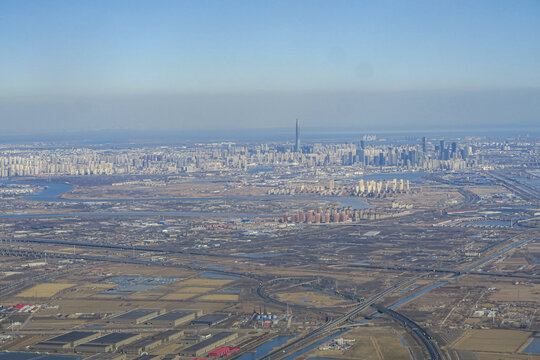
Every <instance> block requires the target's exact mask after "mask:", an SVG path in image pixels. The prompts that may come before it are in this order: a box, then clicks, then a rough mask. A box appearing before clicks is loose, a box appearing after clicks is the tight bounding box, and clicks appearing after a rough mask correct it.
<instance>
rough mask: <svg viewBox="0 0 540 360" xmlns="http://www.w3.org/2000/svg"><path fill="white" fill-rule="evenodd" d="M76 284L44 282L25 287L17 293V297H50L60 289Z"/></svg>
mask: <svg viewBox="0 0 540 360" xmlns="http://www.w3.org/2000/svg"><path fill="white" fill-rule="evenodd" d="M75 285H77V284H61V283H50V284H49V283H45V284H38V285H35V286H32V287H31V288H30V289H26V290H23V291H21V292H20V293H18V294H17V297H27V298H31V297H39V298H50V297H51V296H53V295H55V294H57V293H59V292H60V291H62V290H64V289H67V288H70V287H73V286H75Z"/></svg>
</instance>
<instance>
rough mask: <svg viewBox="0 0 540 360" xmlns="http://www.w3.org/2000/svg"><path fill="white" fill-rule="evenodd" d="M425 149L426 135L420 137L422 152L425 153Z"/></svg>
mask: <svg viewBox="0 0 540 360" xmlns="http://www.w3.org/2000/svg"><path fill="white" fill-rule="evenodd" d="M426 151H427V137H425V136H424V137H422V152H423V153H424V154H425V153H426Z"/></svg>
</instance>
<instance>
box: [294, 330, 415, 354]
mask: <svg viewBox="0 0 540 360" xmlns="http://www.w3.org/2000/svg"><path fill="white" fill-rule="evenodd" d="M342 337H343V338H344V339H354V340H355V341H354V342H353V343H351V345H352V346H351V347H350V348H349V349H348V350H345V351H339V350H326V351H323V350H318V349H314V350H312V351H310V352H308V353H307V354H306V355H303V356H302V357H301V359H309V358H311V357H322V358H332V359H363V360H410V359H411V356H410V354H409V350H408V348H407V347H406V346H403V345H402V344H401V342H400V341H399V338H398V335H397V333H395V332H394V331H392V329H391V328H389V327H360V328H357V329H353V330H351V331H348V332H346V333H344V334H343V335H342Z"/></svg>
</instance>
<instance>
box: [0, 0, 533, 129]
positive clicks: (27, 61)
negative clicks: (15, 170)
mask: <svg viewBox="0 0 540 360" xmlns="http://www.w3.org/2000/svg"><path fill="white" fill-rule="evenodd" d="M539 19H540V1H537V0H533V1H520V0H515V1H510V0H508V1H496V0H490V1H481V0H478V1H450V0H448V1H444V0H441V1H432V0H431V1H424V0H417V1H353V0H348V1H339V0H332V1H330V0H329V1H316V0H310V1H308V0H306V1H291V0H289V1H254V0H251V1H209V0H198V1H187V0H186V1H135V0H130V1H127V0H126V1H121V0H115V1H110V0H107V1H102V0H92V1H90V0H87V1H83V0H80V1H73V0H66V1H54V0H48V1H45V0H42V1H26V0H16V1H9V0H3V1H0V45H1V47H2V51H1V53H2V54H1V56H0V106H1V107H4V108H5V110H6V111H5V112H4V115H0V124H5V125H9V124H12V123H13V120H14V119H15V120H19V122H18V126H20V127H22V128H23V129H24V128H25V126H26V127H28V128H29V129H34V128H35V127H36V126H37V125H39V124H40V123H41V124H42V125H44V126H46V127H47V128H56V127H58V128H59V129H63V128H66V127H71V128H73V129H79V128H80V129H89V128H95V129H99V128H106V127H108V126H112V127H116V128H130V127H135V128H139V129H142V128H145V127H150V126H160V127H162V128H167V127H180V128H182V127H189V126H195V125H193V124H197V125H196V126H200V127H205V126H216V125H219V124H221V125H223V124H225V126H227V124H228V123H229V122H230V123H231V124H233V125H234V126H244V127H245V126H252V127H258V126H264V127H269V126H274V125H275V126H282V125H285V124H286V123H287V121H289V120H290V119H291V118H293V119H294V118H295V117H297V116H298V115H304V116H309V117H310V118H309V119H306V121H307V123H308V124H309V123H310V122H311V123H313V124H314V125H322V124H324V123H325V122H327V121H329V117H330V118H332V119H336V120H337V119H340V118H342V119H345V120H344V124H345V125H347V124H349V123H351V124H352V123H355V120H354V119H356V118H359V117H361V118H366V117H368V118H369V119H366V121H368V120H372V119H374V118H377V116H378V114H379V115H380V116H383V115H384V118H383V119H381V121H382V122H381V124H387V125H391V124H393V121H395V122H397V123H403V122H405V121H407V120H409V121H411V122H416V123H417V124H418V126H419V127H421V126H422V125H425V126H426V127H429V126H431V127H433V125H440V124H433V123H429V121H430V120H429V119H430V118H433V117H435V116H434V115H435V114H436V113H437V112H440V111H443V110H444V111H448V109H449V106H451V105H452V103H453V102H454V103H455V102H456V99H459V98H463V96H464V94H470V93H471V92H472V93H473V94H474V96H473V98H475V96H476V97H481V98H482V99H484V100H483V101H482V102H481V104H474V103H473V104H470V101H469V105H470V106H473V108H474V109H472V111H471V112H472V113H474V116H475V117H476V118H477V120H478V122H477V124H480V125H481V124H483V123H486V122H487V120H488V118H490V117H492V116H493V115H498V117H497V121H498V124H499V125H500V126H504V125H506V124H508V125H510V124H515V123H516V119H507V120H505V118H502V117H501V115H500V112H501V109H499V107H500V106H501V103H500V102H501V101H502V102H503V103H504V102H505V99H508V104H505V105H504V107H505V109H506V110H507V112H508V113H512V111H511V110H512V109H509V108H508V106H510V107H511V106H512V102H515V99H516V95H515V94H516V92H518V93H519V94H521V95H520V96H521V97H523V96H524V97H525V99H526V101H525V103H519V104H516V105H514V106H518V105H519V106H520V107H523V106H530V109H526V110H530V111H529V112H528V113H526V116H524V118H523V120H517V121H518V123H519V121H521V124H522V125H523V126H524V127H527V126H530V125H533V124H534V119H538V116H539V115H540V110H539V109H538V107H535V106H534V103H535V100H540V99H538V89H540V21H539ZM432 91H435V94H436V96H442V97H444V96H446V100H439V101H436V102H435V104H437V103H440V102H441V101H442V102H445V103H448V104H447V105H445V106H444V107H437V106H435V105H433V106H432V105H430V103H429V101H427V99H429V96H432V97H433V93H432ZM396 92H398V93H401V94H404V93H407V95H404V99H410V98H411V96H412V95H410V94H413V95H414V96H416V97H417V98H422V96H424V98H422V99H418V100H417V103H418V104H421V105H417V106H422V107H423V108H424V110H425V111H424V112H421V113H420V114H417V113H415V117H416V118H415V119H407V118H406V117H405V115H403V114H400V111H399V106H403V103H404V101H405V100H399V101H397V102H396V100H395V97H396V95H395V93H396ZM494 92H496V93H497V96H496V99H497V101H496V102H495V100H494V103H493V107H491V106H489V105H490V103H489V101H488V100H485V99H486V96H488V97H489V94H493V93H494ZM524 92H525V93H524ZM313 94H316V95H313ZM324 94H327V95H328V97H329V98H331V99H332V101H331V102H329V103H328V106H326V107H324V106H323V108H321V103H320V98H321V97H323V98H324ZM340 94H343V96H342V97H340ZM351 94H356V95H354V96H353V95H351ZM366 94H369V96H367V97H366ZM437 94H438V95H437ZM445 94H446V95H445ZM501 94H502V95H501ZM504 94H508V95H507V96H506V97H505V96H504ZM243 95H246V96H249V97H253V96H257V97H258V99H259V100H258V101H259V102H263V103H273V102H274V101H283V99H284V98H289V99H291V98H293V99H294V97H295V96H296V97H297V99H298V101H303V103H302V106H303V107H302V106H299V104H295V106H292V107H291V106H289V105H287V104H285V103H279V102H277V103H275V105H276V106H274V107H273V108H274V112H275V113H274V114H268V111H269V108H268V107H264V106H263V107H261V106H259V107H258V108H257V107H255V105H254V104H256V103H257V101H255V102H253V104H252V105H250V104H247V105H245V104H243V102H242V100H241V99H242V96H243ZM175 96H176V97H177V98H175ZM310 96H311V99H312V100H306V99H310ZM414 96H413V97H414ZM160 97H161V98H160ZM228 97H235V99H236V100H235V101H231V102H229V103H227V99H228ZM74 98H76V99H74ZM119 98H120V99H121V101H118V102H115V99H119ZM366 98H369V99H373V102H372V103H370V104H368V105H373V104H379V103H380V104H381V105H380V109H379V110H377V106H371V108H372V110H371V112H370V113H362V112H361V111H360V110H359V109H358V108H357V107H355V106H353V105H354V104H356V103H357V102H358V101H362V99H366ZM156 99H159V100H156ZM175 99H176V100H175ZM178 99H179V100H178ZM190 99H192V100H193V99H196V100H193V101H191V102H190ZM280 99H282V100H280ZM313 99H319V100H313ZM393 99H394V100H393ZM493 99H495V97H494V98H493ZM501 99H502V100H501ZM177 100H178V101H177ZM156 101H158V103H159V111H158V112H157V113H158V115H159V119H145V118H144V117H141V116H134V115H135V114H132V113H131V112H130V109H129V108H130V104H133V103H136V104H137V106H138V107H142V108H143V109H139V111H138V113H141V111H142V112H143V113H144V112H145V111H146V112H148V113H149V114H150V113H152V112H151V110H152V109H155V108H156V106H157V105H156ZM311 101H314V102H311ZM486 101H487V103H486ZM178 102H180V103H182V104H185V106H183V107H182V106H178ZM224 103H225V105H224ZM145 104H147V106H146V107H145ZM280 104H282V105H283V106H282V107H283V108H285V109H286V110H280V109H281V107H280ZM382 104H384V105H382ZM413 104H414V101H413V102H412V104H406V105H408V106H411V107H412V106H413ZM422 104H423V105H422ZM486 104H487V110H489V111H487V110H486V111H485V113H478V110H477V109H476V107H479V106H480V105H481V106H482V107H486ZM527 104H529V105H527ZM172 105H175V106H172ZM323 105H324V104H323ZM197 106H198V108H197ZM223 106H225V108H226V110H227V111H225V113H227V114H229V117H223V116H221V117H220V114H223V112H224V110H223ZM246 106H247V107H246ZM388 106H390V107H392V106H397V107H398V108H397V109H396V111H395V112H394V113H390V114H389V113H388V111H386V112H384V111H381V110H383V109H384V108H386V107H388ZM455 106H458V107H459V106H460V103H459V101H458V102H457V103H455ZM475 106H476V107H475ZM201 107H202V108H204V109H205V110H204V111H201V110H200V108H201ZM167 108H169V109H170V111H171V112H172V113H171V112H167ZM314 108H318V109H320V110H321V111H320V112H319V113H320V114H324V116H323V115H320V116H319V115H317V112H316V111H314V110H313V109H314ZM347 108H350V112H346V111H345V110H346V109H347ZM145 109H146V110H145ZM263 109H264V114H263V113H262V111H263ZM332 109H334V110H336V109H339V111H337V110H336V111H335V112H334V113H332ZM475 109H476V110H475ZM270 110H271V109H270ZM473 110H474V111H473ZM359 111H360V112H359ZM355 112H356V113H355ZM520 112H523V109H521V110H520ZM44 113H45V114H44ZM77 113H80V114H81V118H84V119H85V121H84V122H83V121H81V122H78V121H77V120H76V119H74V118H77ZM37 114H42V115H49V116H48V117H46V119H44V120H42V121H41V122H38V121H37V120H36V115H37ZM88 114H92V115H88ZM392 114H393V115H392ZM263 115H264V116H263ZM466 115H467V114H465V116H466ZM92 116H93V117H94V119H93V118H92ZM272 116H274V117H272ZM380 116H379V117H380ZM392 116H393V117H394V118H393V119H392ZM8 117H9V118H8ZM135 118H136V119H135ZM273 119H275V120H273ZM471 119H472V115H471ZM472 120H474V119H472ZM306 121H304V123H305V122H306ZM505 121H506V122H505ZM89 122H90V124H89ZM387 125H385V126H387Z"/></svg>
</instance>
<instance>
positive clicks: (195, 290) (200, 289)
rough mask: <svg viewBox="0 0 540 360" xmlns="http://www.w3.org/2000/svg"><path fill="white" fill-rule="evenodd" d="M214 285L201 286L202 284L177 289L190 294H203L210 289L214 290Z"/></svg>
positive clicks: (179, 291)
mask: <svg viewBox="0 0 540 360" xmlns="http://www.w3.org/2000/svg"><path fill="white" fill-rule="evenodd" d="M214 289H215V288H214V287H202V286H186V287H183V288H180V289H178V290H177V291H176V292H178V293H192V294H204V293H207V292H209V291H211V290H214Z"/></svg>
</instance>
